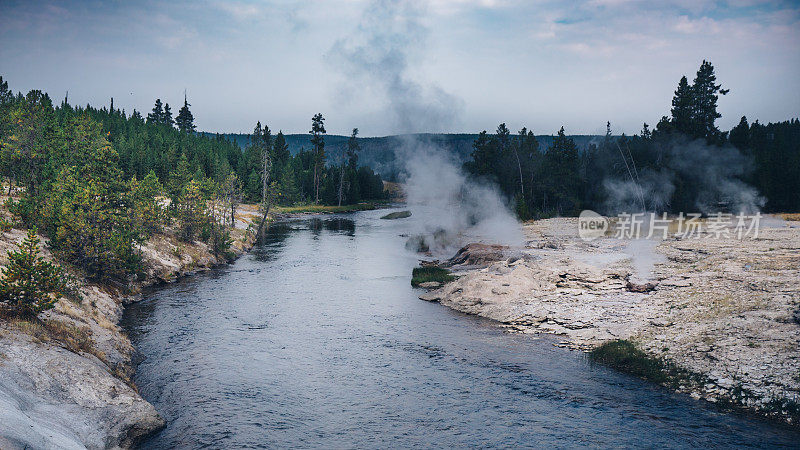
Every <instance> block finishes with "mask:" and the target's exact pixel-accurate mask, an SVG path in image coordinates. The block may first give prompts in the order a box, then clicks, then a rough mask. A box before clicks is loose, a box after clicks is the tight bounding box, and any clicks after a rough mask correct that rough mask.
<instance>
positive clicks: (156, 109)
mask: <svg viewBox="0 0 800 450" xmlns="http://www.w3.org/2000/svg"><path fill="white" fill-rule="evenodd" d="M147 123H164V106H163V104H162V103H161V99H160V98H157V99H156V104H155V106H153V110H152V112H150V114H148V115H147Z"/></svg>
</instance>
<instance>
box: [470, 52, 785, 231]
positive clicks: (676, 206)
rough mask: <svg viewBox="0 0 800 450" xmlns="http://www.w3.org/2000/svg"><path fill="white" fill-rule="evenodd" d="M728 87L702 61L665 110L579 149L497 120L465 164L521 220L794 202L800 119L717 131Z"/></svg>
mask: <svg viewBox="0 0 800 450" xmlns="http://www.w3.org/2000/svg"><path fill="white" fill-rule="evenodd" d="M727 93H728V90H727V89H724V88H723V87H722V86H721V84H718V83H717V81H716V75H715V73H714V67H713V65H712V64H711V63H710V62H708V61H703V63H702V64H701V66H700V68H699V69H698V71H697V74H696V77H695V78H694V80H693V81H692V82H691V83H690V82H689V81H688V79H687V78H686V77H685V76H684V77H682V78H681V79H680V81H679V83H678V87H677V89H676V91H675V93H674V97H673V99H672V108H671V111H670V116H663V117H662V118H661V120H660V121H659V122H658V123H657V124H656V126H655V128H653V129H651V128H650V126H649V125H648V124H647V123H644V124H643V126H642V130H641V131H640V132H639V133H638V134H635V135H633V136H626V135H624V134H623V135H621V136H612V134H611V124H610V123H608V124H607V132H606V135H605V136H604V137H600V138H598V139H597V140H596V141H595V142H593V143H591V144H590V145H588V146H587V148H585V149H579V148H578V147H577V146H576V145H575V142H574V141H573V140H572V139H571V138H569V137H567V136H566V135H565V132H564V128H563V127H562V128H561V129H560V130H559V131H558V134H557V135H556V136H555V138H554V139H553V142H552V144H551V145H550V146H548V147H547V148H542V147H541V146H540V145H539V142H538V141H537V139H536V137H535V136H534V134H533V132H531V131H530V130H528V129H527V128H522V129H521V130H520V131H519V132H518V133H516V134H513V133H511V131H510V130H509V129H508V128H507V127H506V125H505V124H500V125H499V126H498V127H497V129H496V131H495V133H494V134H488V133H487V132H486V131H483V132H481V133H480V135H479V136H478V138H477V139H476V140H475V142H474V143H473V150H472V153H471V155H470V159H469V160H468V161H467V162H466V163H465V165H464V167H465V170H466V171H467V172H468V173H469V174H471V175H472V176H474V177H476V178H480V179H484V180H489V181H491V182H494V183H496V184H497V185H498V186H499V189H500V190H501V192H502V193H503V194H504V195H505V196H506V197H507V198H508V199H509V201H510V202H511V203H512V204H513V206H514V208H515V210H516V213H517V215H518V216H519V217H520V218H521V219H523V220H527V219H532V218H542V217H551V216H555V215H576V214H578V213H579V212H580V211H581V210H582V209H593V210H597V211H602V212H605V213H607V214H616V213H618V212H622V210H627V211H628V212H631V211H637V210H647V211H663V212H680V211H684V212H696V211H698V210H699V211H700V212H709V211H712V210H715V209H716V210H720V211H723V212H724V211H725V210H727V211H731V212H734V213H738V212H740V211H736V210H735V209H736V208H738V207H740V206H742V205H744V204H745V203H747V204H752V206H753V207H763V208H764V209H765V210H766V211H798V210H800V121H798V119H791V120H789V121H786V122H780V123H769V124H766V125H763V124H760V123H759V122H758V121H756V122H753V123H752V124H750V123H748V121H747V119H746V118H745V117H742V119H741V121H740V123H739V124H738V125H737V126H736V127H734V128H733V129H732V130H730V131H729V132H723V131H721V130H719V128H718V127H717V126H716V124H715V122H716V120H717V119H718V118H720V117H721V116H720V114H719V112H718V111H717V101H718V99H719V96H720V95H726V94H727Z"/></svg>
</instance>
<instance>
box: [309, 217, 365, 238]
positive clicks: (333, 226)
mask: <svg viewBox="0 0 800 450" xmlns="http://www.w3.org/2000/svg"><path fill="white" fill-rule="evenodd" d="M308 229H309V230H311V231H312V232H313V233H314V235H315V236H319V234H320V231H322V230H323V229H324V230H327V231H333V232H340V233H343V234H346V235H348V236H354V235H355V231H356V223H355V222H354V221H353V219H349V218H345V217H334V218H330V219H320V218H317V217H315V218H312V219H309V220H308Z"/></svg>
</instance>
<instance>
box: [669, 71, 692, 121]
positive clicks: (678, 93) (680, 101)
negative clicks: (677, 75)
mask: <svg viewBox="0 0 800 450" xmlns="http://www.w3.org/2000/svg"><path fill="white" fill-rule="evenodd" d="M694 104H695V100H694V89H693V88H692V86H690V85H689V81H688V80H687V79H686V77H685V76H684V77H681V80H680V82H678V89H676V90H675V96H674V97H673V98H672V110H671V112H672V125H673V126H674V127H675V129H676V130H678V131H680V132H682V133H686V134H693V132H694Z"/></svg>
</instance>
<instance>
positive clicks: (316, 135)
mask: <svg viewBox="0 0 800 450" xmlns="http://www.w3.org/2000/svg"><path fill="white" fill-rule="evenodd" d="M324 122H325V118H323V117H322V113H317V114H316V115H314V117H313V118H312V119H311V131H309V133H310V134H311V145H312V146H313V147H314V203H319V187H320V181H321V179H322V172H323V169H324V168H325V136H324V134H325V124H324Z"/></svg>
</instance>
